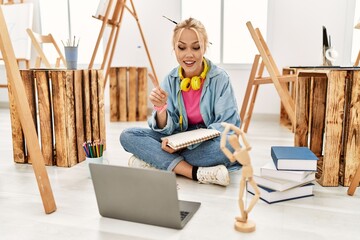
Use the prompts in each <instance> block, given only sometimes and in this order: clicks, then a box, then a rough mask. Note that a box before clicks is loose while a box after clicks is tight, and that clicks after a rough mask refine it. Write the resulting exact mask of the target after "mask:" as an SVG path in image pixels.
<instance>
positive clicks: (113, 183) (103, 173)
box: [89, 163, 200, 229]
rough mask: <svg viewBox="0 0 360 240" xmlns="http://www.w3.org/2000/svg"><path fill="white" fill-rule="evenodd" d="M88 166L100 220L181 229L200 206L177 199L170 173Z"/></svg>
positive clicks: (120, 167) (91, 164)
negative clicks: (109, 219) (116, 220)
mask: <svg viewBox="0 0 360 240" xmlns="http://www.w3.org/2000/svg"><path fill="white" fill-rule="evenodd" d="M89 167H90V174H91V179H92V182H93V186H94V190H95V195H96V200H97V204H98V209H99V213H100V215H101V216H103V217H108V218H115V219H120V220H125V221H131V222H138V223H145V224H151V225H156V226H161V227H167V228H175V229H182V228H183V227H184V226H185V225H186V224H187V223H188V222H189V220H190V219H191V218H192V217H193V215H194V214H195V212H196V211H197V210H198V209H199V207H200V203H199V202H191V201H182V200H179V199H178V195H177V184H176V175H175V173H173V172H170V171H161V170H153V169H143V168H131V167H124V166H116V165H109V164H96V163H90V164H89Z"/></svg>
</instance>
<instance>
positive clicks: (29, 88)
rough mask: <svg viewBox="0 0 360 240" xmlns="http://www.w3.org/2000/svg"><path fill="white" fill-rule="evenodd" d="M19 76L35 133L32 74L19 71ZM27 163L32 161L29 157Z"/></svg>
mask: <svg viewBox="0 0 360 240" xmlns="http://www.w3.org/2000/svg"><path fill="white" fill-rule="evenodd" d="M20 74H21V77H22V80H23V84H24V89H25V92H26V97H27V99H28V102H29V108H30V112H31V117H32V119H33V122H34V126H35V131H36V132H38V130H37V107H36V96H35V79H34V72H33V71H31V70H27V71H20ZM21 135H22V134H21ZM21 138H22V139H23V136H21ZM27 162H28V163H32V159H31V156H30V155H27Z"/></svg>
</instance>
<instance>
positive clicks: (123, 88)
mask: <svg viewBox="0 0 360 240" xmlns="http://www.w3.org/2000/svg"><path fill="white" fill-rule="evenodd" d="M117 79H118V91H119V118H120V121H121V122H126V121H127V119H128V116H127V113H128V110H127V109H128V98H127V96H128V92H127V85H128V84H127V69H126V67H120V68H119V70H118V76H117Z"/></svg>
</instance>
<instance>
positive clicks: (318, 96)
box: [310, 75, 327, 178]
mask: <svg viewBox="0 0 360 240" xmlns="http://www.w3.org/2000/svg"><path fill="white" fill-rule="evenodd" d="M311 89H312V92H311V102H312V103H311V107H310V111H311V114H310V115H311V118H310V122H311V124H310V125H311V128H310V149H311V151H313V152H314V154H315V155H316V156H317V157H318V158H319V159H321V160H319V161H318V163H317V164H318V171H317V173H316V178H320V177H321V174H322V166H323V165H322V164H323V161H322V159H323V158H322V154H323V152H322V151H323V139H324V130H325V126H324V124H325V107H326V89H327V76H326V75H323V76H315V77H314V78H313V80H312V88H311Z"/></svg>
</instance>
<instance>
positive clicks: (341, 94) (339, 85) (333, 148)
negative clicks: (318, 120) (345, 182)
mask: <svg viewBox="0 0 360 240" xmlns="http://www.w3.org/2000/svg"><path fill="white" fill-rule="evenodd" d="M346 74H347V72H346V71H330V72H329V74H328V89H327V92H328V93H329V94H327V100H326V118H325V145H324V159H323V166H322V175H321V177H320V179H319V183H320V184H321V185H322V186H338V185H339V163H340V157H341V144H342V141H341V140H342V132H343V131H342V130H343V129H342V124H343V114H344V107H345V106H344V98H345V78H346Z"/></svg>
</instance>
